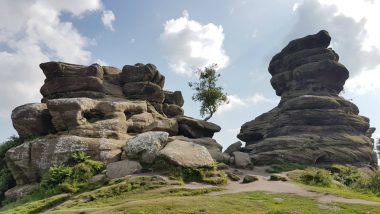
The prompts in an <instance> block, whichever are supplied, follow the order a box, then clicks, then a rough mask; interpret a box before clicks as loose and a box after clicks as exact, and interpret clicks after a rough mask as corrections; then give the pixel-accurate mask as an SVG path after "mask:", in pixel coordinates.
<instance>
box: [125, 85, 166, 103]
mask: <svg viewBox="0 0 380 214" xmlns="http://www.w3.org/2000/svg"><path fill="white" fill-rule="evenodd" d="M123 92H124V94H125V96H126V97H127V98H128V99H133V100H147V101H149V102H156V103H162V102H163V101H164V92H163V90H162V88H161V87H160V86H159V85H156V84H154V83H152V82H148V81H145V82H130V83H125V84H124V85H123Z"/></svg>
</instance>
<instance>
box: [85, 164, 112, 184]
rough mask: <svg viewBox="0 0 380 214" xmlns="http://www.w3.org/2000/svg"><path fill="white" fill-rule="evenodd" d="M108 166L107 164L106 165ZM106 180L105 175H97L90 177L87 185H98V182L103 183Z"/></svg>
mask: <svg viewBox="0 0 380 214" xmlns="http://www.w3.org/2000/svg"><path fill="white" fill-rule="evenodd" d="M108 165H109V164H108ZM106 178H107V176H106V175H105V174H98V175H94V176H92V177H91V178H90V179H89V180H88V182H89V183H99V182H103V181H106Z"/></svg>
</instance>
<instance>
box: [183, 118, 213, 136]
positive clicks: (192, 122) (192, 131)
mask: <svg viewBox="0 0 380 214" xmlns="http://www.w3.org/2000/svg"><path fill="white" fill-rule="evenodd" d="M177 121H178V127H179V132H178V134H179V135H183V136H185V137H190V138H202V137H212V136H214V133H215V132H219V131H220V126H218V125H216V124H214V123H211V122H207V121H203V120H197V119H194V118H191V117H178V118H177Z"/></svg>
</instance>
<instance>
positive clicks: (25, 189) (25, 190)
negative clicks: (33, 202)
mask: <svg viewBox="0 0 380 214" xmlns="http://www.w3.org/2000/svg"><path fill="white" fill-rule="evenodd" d="M39 188H40V185H39V184H38V183H33V184H26V185H22V186H15V187H13V188H12V189H9V190H7V191H6V192H5V193H4V196H5V198H7V199H18V198H22V197H24V196H25V195H27V194H29V193H32V192H34V191H36V190H38V189H39Z"/></svg>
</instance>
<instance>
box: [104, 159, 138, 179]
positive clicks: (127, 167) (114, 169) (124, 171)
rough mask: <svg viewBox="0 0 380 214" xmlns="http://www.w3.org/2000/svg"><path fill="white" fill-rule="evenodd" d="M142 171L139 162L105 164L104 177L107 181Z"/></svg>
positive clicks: (127, 161) (126, 161)
mask: <svg viewBox="0 0 380 214" xmlns="http://www.w3.org/2000/svg"><path fill="white" fill-rule="evenodd" d="M141 170H142V166H141V165H140V163H139V162H137V161H133V160H123V161H117V162H113V163H109V164H107V168H106V176H107V178H108V179H115V178H121V177H124V176H127V175H132V174H135V173H138V172H140V171H141Z"/></svg>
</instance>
